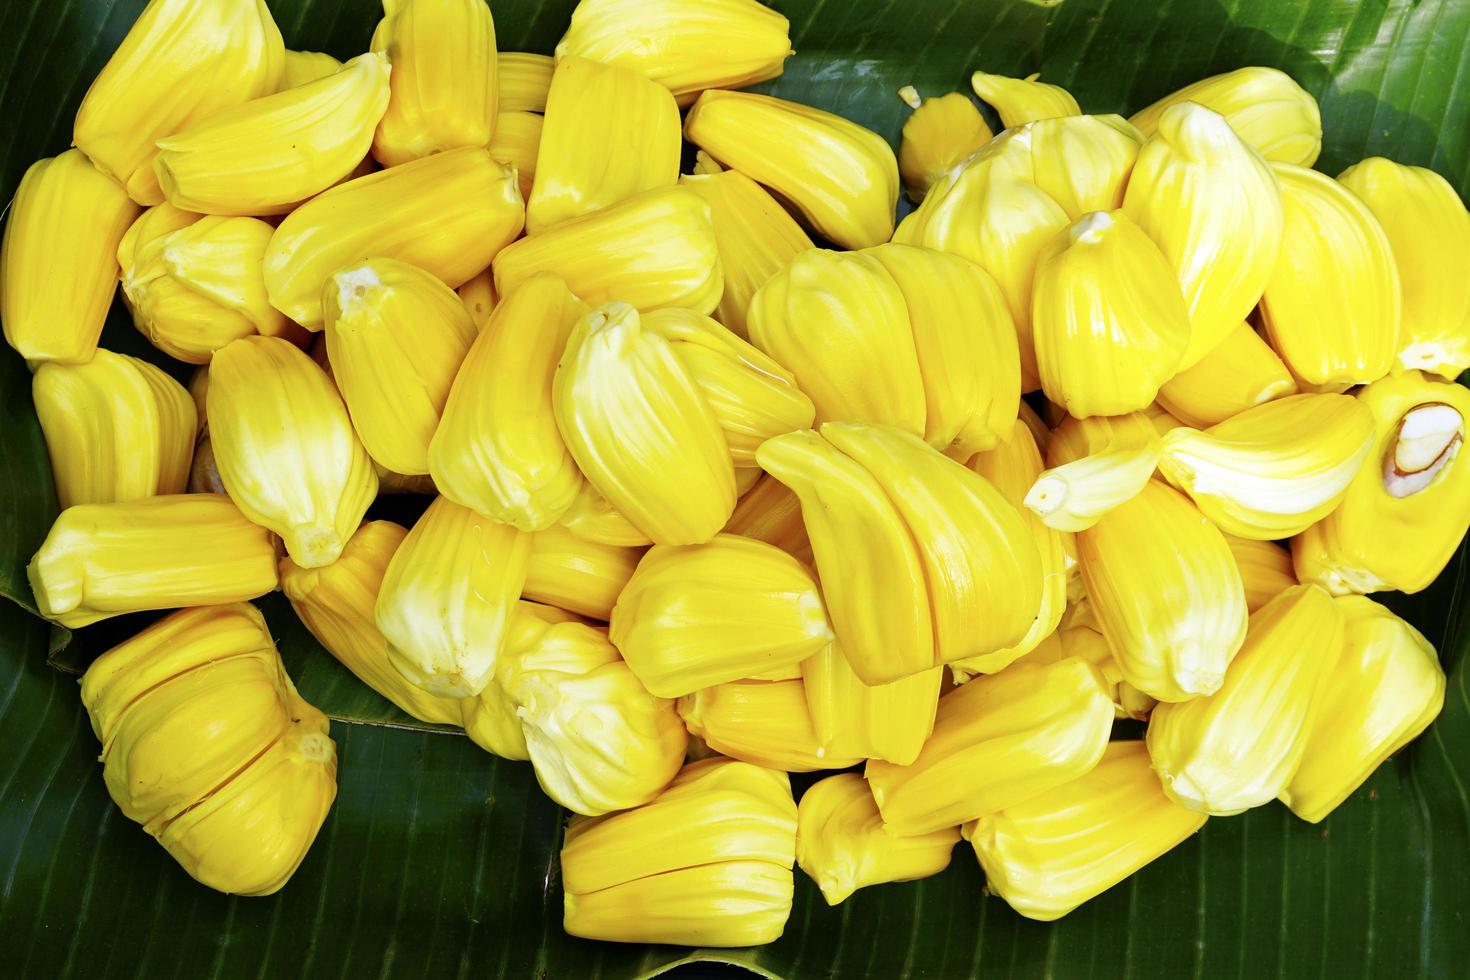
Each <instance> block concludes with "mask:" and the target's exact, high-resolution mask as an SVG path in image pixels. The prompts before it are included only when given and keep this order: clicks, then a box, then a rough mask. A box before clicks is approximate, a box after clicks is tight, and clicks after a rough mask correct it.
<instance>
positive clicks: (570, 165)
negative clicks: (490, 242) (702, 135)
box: [475, 0, 683, 235]
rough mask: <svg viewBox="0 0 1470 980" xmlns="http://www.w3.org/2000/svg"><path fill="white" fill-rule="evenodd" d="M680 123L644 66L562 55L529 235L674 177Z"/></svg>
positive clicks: (549, 103)
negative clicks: (642, 69) (634, 67)
mask: <svg viewBox="0 0 1470 980" xmlns="http://www.w3.org/2000/svg"><path fill="white" fill-rule="evenodd" d="M475 2H477V3H478V2H479V0H475ZM679 125H680V123H679V107H678V106H677V105H675V104H674V97H673V96H672V95H670V94H669V91H668V89H666V88H664V87H663V86H661V85H658V84H657V83H655V82H651V81H649V80H648V79H647V78H645V77H644V76H643V75H640V74H639V73H638V72H636V71H634V70H632V69H629V68H619V67H617V66H616V65H608V64H602V63H600V62H596V61H588V60H587V59H586V58H578V57H565V58H562V59H560V60H559V61H557V64H556V74H555V75H553V76H552V79H551V91H550V93H549V94H548V95H547V97H546V123H545V125H544V127H543V128H542V130H541V144H540V149H539V151H538V152H537V154H536V186H535V188H534V189H533V190H532V191H531V196H530V197H529V198H527V199H526V233H527V234H529V235H534V234H536V233H537V232H542V231H545V230H546V229H548V228H550V227H552V226H553V225H557V224H560V223H561V222H563V221H566V220H567V219H569V218H576V217H579V216H581V215H584V214H589V213H591V212H593V211H598V210H601V209H602V208H605V207H608V206H609V205H613V204H617V203H618V202H619V201H623V200H626V199H628V198H629V197H632V196H633V195H634V194H637V193H638V192H639V191H646V190H653V189H655V188H659V187H668V186H670V185H672V184H673V183H675V182H676V181H677V180H678V179H679V154H680V151H681V150H682V148H683V143H682V141H681V136H680V131H679Z"/></svg>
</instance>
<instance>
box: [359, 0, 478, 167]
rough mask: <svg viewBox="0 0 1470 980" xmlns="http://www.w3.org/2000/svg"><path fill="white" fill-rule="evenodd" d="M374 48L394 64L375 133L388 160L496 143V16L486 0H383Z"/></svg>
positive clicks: (377, 147) (379, 154)
mask: <svg viewBox="0 0 1470 980" xmlns="http://www.w3.org/2000/svg"><path fill="white" fill-rule="evenodd" d="M383 13H384V15H385V16H384V17H383V19H382V20H381V21H380V22H379V23H378V27H377V30H375V31H374V32H373V40H372V50H373V52H374V53H376V54H379V55H382V56H384V57H386V58H387V59H388V61H389V62H391V63H392V65H393V79H392V85H391V89H392V97H391V99H390V100H389V102H388V108H387V112H386V113H385V114H383V118H382V121H381V122H379V123H378V125H377V132H376V134H375V135H374V136H373V141H372V146H373V156H374V157H376V158H377V159H378V161H379V162H381V163H382V164H383V166H385V167H395V166H398V165H400V164H404V163H409V162H410V161H413V160H417V159H420V158H422V157H427V156H430V155H431V154H435V153H442V152H443V151H445V150H453V149H456V148H458V147H465V146H480V147H482V146H484V145H485V144H487V143H488V142H490V134H491V133H492V132H493V131H494V128H495V117H496V113H497V112H499V92H500V72H499V69H498V66H497V63H496V62H497V58H496V52H495V19H494V18H493V17H492V16H491V14H490V7H489V6H488V5H487V4H485V3H484V2H483V0H393V2H391V3H385V4H383Z"/></svg>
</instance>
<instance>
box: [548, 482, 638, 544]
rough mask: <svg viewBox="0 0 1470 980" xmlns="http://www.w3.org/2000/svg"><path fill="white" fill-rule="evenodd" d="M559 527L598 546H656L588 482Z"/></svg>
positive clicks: (560, 521) (578, 493) (583, 484)
mask: <svg viewBox="0 0 1470 980" xmlns="http://www.w3.org/2000/svg"><path fill="white" fill-rule="evenodd" d="M557 524H559V525H560V526H561V527H564V528H566V529H567V530H568V531H571V532H572V533H573V534H575V535H576V536H577V537H579V538H582V539H583V540H586V541H593V542H596V543H597V544H615V545H622V546H625V547H637V546H639V545H646V544H653V542H652V541H651V540H650V539H649V537H648V535H646V534H644V533H643V532H642V531H640V530H638V528H636V527H634V526H633V524H632V522H631V521H629V520H628V519H627V518H626V517H624V516H623V515H622V513H620V512H619V511H618V510H617V508H615V507H613V505H612V504H611V503H609V502H608V499H607V498H606V497H604V496H603V495H602V494H600V493H598V492H597V488H596V487H594V486H593V485H592V484H590V483H588V482H587V481H586V480H583V481H582V488H581V489H580V490H578V491H577V496H576V498H575V499H574V500H573V501H572V506H571V507H569V508H568V509H567V512H566V513H565V514H563V515H562V517H561V520H559V521H558V522H557Z"/></svg>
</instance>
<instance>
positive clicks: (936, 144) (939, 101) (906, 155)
mask: <svg viewBox="0 0 1470 980" xmlns="http://www.w3.org/2000/svg"><path fill="white" fill-rule="evenodd" d="M898 95H899V98H901V99H903V100H904V102H906V103H907V104H908V106H909V108H911V109H913V110H914V111H913V112H912V113H911V114H910V115H909V117H908V118H907V119H905V120H904V122H903V132H902V134H901V135H900V138H899V144H898V172H899V175H900V176H901V177H902V178H903V189H904V193H906V194H908V196H909V200H911V201H913V202H914V203H915V204H917V203H919V202H920V201H922V200H924V195H925V194H927V193H928V192H929V188H930V187H932V186H933V185H934V183H935V182H936V181H938V180H939V179H940V178H941V177H943V176H944V175H945V174H946V173H948V172H949V171H950V170H952V169H954V168H955V167H957V166H959V165H960V164H961V163H963V162H964V161H965V159H966V158H967V157H969V155H970V154H972V153H974V152H975V151H976V150H978V149H980V147H982V146H984V145H985V144H986V143H988V142H990V139H991V137H992V136H994V135H995V134H993V133H992V132H991V131H990V127H989V126H987V125H986V124H985V120H984V118H983V117H981V115H980V110H979V109H977V108H975V103H973V102H971V101H970V99H969V97H968V96H966V95H964V94H963V93H960V92H948V93H946V94H944V95H938V96H933V97H931V98H927V99H924V100H923V101H920V100H919V93H918V90H917V89H915V88H914V87H913V86H912V85H906V86H904V87H903V88H901V89H899V90H898Z"/></svg>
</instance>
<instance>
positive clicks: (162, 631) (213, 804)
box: [82, 603, 337, 895]
mask: <svg viewBox="0 0 1470 980" xmlns="http://www.w3.org/2000/svg"><path fill="white" fill-rule="evenodd" d="M82 704H83V705H84V706H85V707H86V709H87V712H88V715H89V717H90V719H91V722H92V730H93V732H94V733H96V735H97V738H98V740H99V741H100V742H101V743H102V752H101V756H100V758H101V761H102V764H103V780H104V782H105V783H106V784H107V789H108V793H109V794H110V795H111V796H112V798H113V801H114V802H115V803H116V804H117V805H118V808H119V809H121V810H122V812H123V814H124V815H125V816H127V817H128V818H129V819H131V820H135V821H137V822H138V823H140V824H142V825H143V829H144V830H145V831H147V832H148V833H149V834H150V835H151V836H153V837H156V838H158V840H159V843H161V844H162V845H163V846H164V847H165V848H166V849H167V850H168V851H169V853H170V854H172V855H173V857H174V858H175V860H177V861H178V862H179V863H180V864H181V865H182V866H183V868H184V870H185V871H187V872H188V873H189V874H190V875H192V876H193V877H194V878H195V879H197V880H198V881H200V882H201V883H203V884H205V885H208V886H209V887H211V888H214V889H217V890H219V891H224V892H229V893H233V894H241V895H267V894H270V893H272V892H274V891H276V890H278V889H279V888H280V887H281V886H282V885H283V884H285V882H286V880H287V879H288V878H290V877H291V874H292V872H294V871H295V869H296V867H297V865H299V864H300V863H301V859H302V858H303V857H304V856H305V854H306V851H307V849H308V848H309V847H310V846H311V842H312V840H313V838H314V837H315V836H316V832H317V828H318V827H320V826H321V822H322V820H323V818H324V817H325V816H326V812H327V810H328V808H329V807H330V806H331V803H332V799H333V797H334V796H335V794H336V788H337V787H336V752H335V747H334V746H333V744H332V741H331V739H330V738H328V737H327V719H326V716H325V715H323V714H322V713H321V712H319V711H317V710H316V709H315V708H313V707H312V706H311V705H309V704H307V703H306V702H304V701H302V700H301V699H300V697H299V696H298V695H297V693H296V689H295V687H294V686H292V684H291V680H290V678H288V677H287V676H286V672H285V669H284V668H283V666H282V664H281V658H280V655H279V654H278V653H277V652H276V647H275V644H274V642H273V641H272V640H271V634H270V630H269V629H268V627H267V626H266V623H265V620H264V618H263V617H262V616H261V615H260V613H259V612H258V611H257V610H256V609H255V608H254V607H252V606H250V605H249V604H247V603H234V604H230V605H221V606H209V607H201V608H193V609H184V610H180V611H179V612H176V613H173V614H172V615H170V616H167V617H165V618H163V619H161V620H159V621H158V622H156V623H154V624H153V625H152V626H150V627H148V628H147V629H145V630H143V631H142V632H141V633H139V634H137V635H136V636H134V637H132V638H131V639H129V640H126V641H124V642H123V643H121V644H119V645H117V646H115V647H113V648H112V649H111V650H109V651H107V652H106V653H104V654H103V655H102V656H101V657H99V658H98V659H97V660H96V661H95V662H94V663H93V664H92V666H91V667H90V668H88V670H87V673H86V674H85V675H84V676H83V678H82ZM262 813H266V814H269V815H270V819H269V820H265V821H262V820H261V817H260V815H261V814H262Z"/></svg>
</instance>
